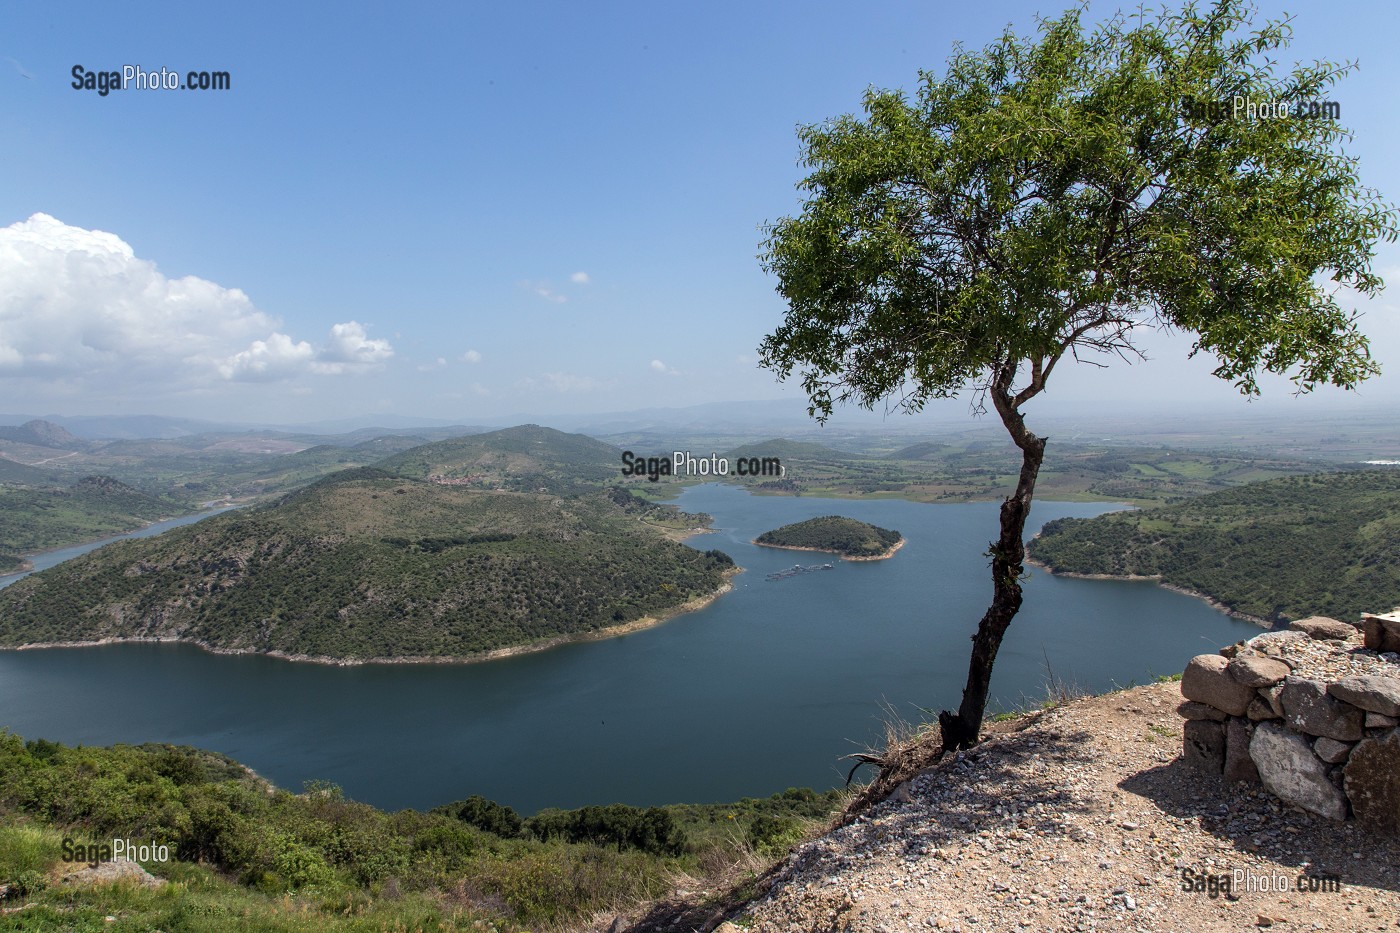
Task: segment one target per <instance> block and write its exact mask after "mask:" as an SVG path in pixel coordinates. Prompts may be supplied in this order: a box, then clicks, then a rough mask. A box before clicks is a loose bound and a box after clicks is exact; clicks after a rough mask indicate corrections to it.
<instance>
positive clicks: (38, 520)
mask: <svg viewBox="0 0 1400 933" xmlns="http://www.w3.org/2000/svg"><path fill="white" fill-rule="evenodd" d="M187 510H188V509H187V506H186V504H185V503H183V502H178V501H176V500H173V499H164V498H156V497H154V496H148V495H146V494H145V493H143V492H140V491H139V490H136V489H132V488H131V487H130V486H128V485H126V484H125V483H121V482H118V481H117V480H114V479H112V478H111V477H109V476H89V477H87V478H86V479H82V480H79V481H78V482H76V483H74V484H73V485H72V486H69V487H67V488H61V487H39V488H35V487H26V486H4V485H0V555H10V556H11V557H13V556H14V555H18V554H29V553H33V552H35V551H44V550H49V549H51V548H56V547H64V546H67V545H71V544H76V543H78V542H80V541H90V540H92V539H94V538H101V537H103V536H105V535H115V534H121V533H122V532H126V531H132V530H133V529H136V528H140V527H141V526H142V525H145V524H148V523H149V522H153V521H155V520H156V519H159V518H163V517H166V516H170V515H178V514H181V513H183V512H185V511H187ZM0 569H3V563H0ZM10 569H14V568H13V567H11V568H10Z"/></svg>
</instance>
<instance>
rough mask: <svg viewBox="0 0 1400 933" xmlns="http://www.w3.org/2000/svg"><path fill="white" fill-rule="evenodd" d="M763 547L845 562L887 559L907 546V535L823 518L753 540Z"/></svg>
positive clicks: (837, 518)
mask: <svg viewBox="0 0 1400 933" xmlns="http://www.w3.org/2000/svg"><path fill="white" fill-rule="evenodd" d="M753 543H754V544H757V545H761V546H763V547H780V548H788V549H789V550H793V551H827V552H830V553H832V554H840V555H841V558H842V560H884V559H885V558H887V557H891V556H893V555H894V552H895V551H897V550H899V549H900V548H901V547H903V546H904V536H903V535H901V534H900V533H899V532H897V531H891V530H890V529H888V528H880V527H878V526H876V525H870V524H867V523H865V522H858V521H856V520H855V519H854V518H844V517H842V516H840V515H823V516H821V517H820V518H809V519H807V521H805V522H797V523H796V524H792V525H784V526H783V527H781V528H775V529H773V530H772V531H765V532H764V533H763V534H761V535H759V536H758V537H757V538H755V539H754V541H753Z"/></svg>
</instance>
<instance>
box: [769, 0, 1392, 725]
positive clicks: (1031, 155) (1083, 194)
mask: <svg viewBox="0 0 1400 933" xmlns="http://www.w3.org/2000/svg"><path fill="white" fill-rule="evenodd" d="M1253 12H1254V11H1253V9H1252V8H1251V7H1249V6H1248V5H1247V4H1244V3H1241V2H1238V0H1218V2H1216V3H1215V4H1214V5H1213V6H1211V7H1210V8H1209V9H1207V10H1202V9H1199V8H1198V7H1196V6H1195V5H1188V6H1187V7H1185V8H1184V9H1183V10H1181V11H1180V12H1170V11H1169V12H1166V13H1163V14H1162V15H1160V16H1158V17H1156V18H1155V19H1148V18H1147V17H1146V16H1142V17H1139V16H1133V17H1131V18H1130V17H1126V16H1124V15H1123V14H1121V13H1120V14H1118V15H1117V16H1116V17H1114V18H1112V19H1110V20H1109V21H1107V22H1105V23H1103V24H1102V25H1099V26H1097V27H1096V28H1095V29H1094V30H1093V31H1092V32H1086V30H1085V29H1084V27H1083V26H1082V24H1081V22H1080V14H1081V11H1080V10H1071V11H1070V12H1067V13H1065V14H1064V15H1063V16H1061V17H1060V18H1059V19H1055V20H1045V21H1041V22H1040V23H1039V26H1040V29H1039V32H1040V34H1039V36H1038V37H1037V38H1035V39H1030V38H1018V37H1017V36H1016V35H1014V34H1013V33H1012V32H1011V31H1010V30H1008V31H1007V32H1006V33H1004V34H1003V35H1002V36H1001V38H1000V39H999V40H997V41H996V42H994V43H993V44H991V45H990V46H988V47H987V48H986V49H984V50H982V51H981V52H968V51H966V50H963V49H962V48H957V49H955V51H954V54H953V56H952V57H951V58H950V59H949V61H948V64H947V68H946V71H945V73H944V75H943V76H942V77H941V78H939V77H937V76H935V75H932V74H930V73H927V72H924V73H921V75H920V86H919V91H918V95H917V100H916V101H913V102H911V101H909V100H907V99H906V97H905V96H904V94H902V93H900V92H896V91H881V90H873V89H872V90H870V91H868V92H867V93H866V95H865V102H864V105H865V115H864V117H863V118H857V117H854V116H850V115H847V116H842V117H838V118H836V119H834V120H830V121H828V122H825V123H822V124H819V125H814V126H808V127H804V128H802V129H800V130H799V136H800V139H801V142H802V144H803V160H804V164H805V165H807V166H808V167H809V168H810V169H811V174H810V175H808V177H807V178H806V179H805V180H804V181H803V182H801V184H800V186H799V187H800V189H801V190H803V191H805V192H806V193H807V195H808V198H807V200H806V201H805V203H804V204H803V208H802V212H801V213H800V214H799V215H798V216H796V217H789V218H785V219H783V220H781V221H779V222H778V223H776V224H774V225H772V226H771V227H770V228H769V231H768V232H769V237H768V239H767V241H766V242H765V243H764V247H763V250H764V251H763V253H762V255H761V259H762V260H763V263H764V267H765V269H766V270H767V271H769V272H770V273H772V274H773V275H774V276H775V277H776V278H777V282H778V285H777V288H778V291H779V293H780V294H782V296H783V297H784V298H785V299H786V300H787V302H788V305H789V309H788V311H787V313H786V316H785V318H784V321H783V323H782V325H781V326H780V327H778V328H777V330H775V331H774V332H773V333H772V334H770V335H768V336H767V337H766V338H765V339H764V341H763V344H762V346H761V347H760V348H759V352H760V354H761V357H760V359H761V364H762V365H763V366H765V367H768V368H770V369H772V370H774V371H775V372H776V374H777V376H778V377H779V378H780V379H787V378H788V377H790V376H792V375H793V373H794V371H797V372H799V373H800V374H801V378H802V385H803V388H804V389H805V390H806V392H807V395H808V398H809V400H810V405H809V408H808V413H809V414H810V415H812V416H814V417H816V418H817V419H818V421H821V422H824V421H825V420H826V418H828V417H829V416H830V415H831V412H832V408H833V405H835V404H837V403H841V402H854V403H856V404H859V405H861V406H863V407H866V408H871V407H873V406H874V404H875V403H876V402H877V401H882V400H888V403H889V404H890V405H891V407H892V408H894V409H896V410H900V409H902V410H905V411H907V412H911V413H912V412H916V411H918V410H920V409H921V408H923V406H924V405H925V404H926V403H927V402H928V401H929V400H930V399H939V398H950V397H953V396H956V395H958V394H959V393H964V392H966V393H970V394H971V396H972V404H973V407H974V410H975V411H976V412H977V413H982V412H985V411H986V405H987V402H988V401H990V403H991V407H992V408H993V409H994V410H995V411H996V413H997V415H998V416H999V417H1000V418H1001V421H1002V423H1003V424H1004V425H1005V426H1006V430H1007V432H1008V433H1009V434H1010V435H1011V440H1012V441H1014V442H1015V444H1016V446H1017V447H1019V448H1020V450H1021V452H1022V462H1021V472H1020V478H1019V479H1018V481H1017V483H1016V490H1015V492H1013V493H1012V494H1011V495H1010V496H1009V497H1007V498H1006V500H1005V501H1004V502H1003V503H1002V506H1001V534H1000V536H999V537H998V538H997V540H996V541H994V542H992V545H991V550H990V552H989V557H990V558H991V568H992V583H993V594H994V595H993V598H992V603H991V606H990V608H988V609H987V612H986V615H984V616H983V617H982V620H981V623H980V624H979V625H978V627H977V633H976V635H975V636H973V639H972V642H973V648H972V659H971V664H970V665H969V668H968V676H967V686H966V687H965V688H964V690H963V696H962V705H961V707H960V708H959V710H958V712H957V713H956V714H953V713H951V712H949V711H947V710H945V711H943V712H941V713H940V714H939V723H940V725H941V727H942V733H943V747H944V749H954V748H966V747H968V746H970V745H972V744H974V743H975V742H976V741H977V739H978V735H979V732H980V729H981V724H982V716H983V711H984V709H985V707H986V702H987V691H988V685H989V683H990V681H991V676H992V665H993V663H994V662H995V660H996V655H997V650H998V649H999V647H1000V646H1001V641H1002V637H1003V635H1004V634H1005V632H1006V630H1007V627H1008V626H1009V625H1010V623H1011V620H1012V618H1013V617H1014V616H1015V615H1016V612H1017V610H1018V609H1019V608H1020V606H1021V600H1022V593H1021V585H1020V579H1021V576H1022V572H1023V561H1024V559H1025V547H1024V544H1023V533H1024V529H1025V524H1026V517H1027V514H1028V512H1029V511H1030V506H1031V498H1032V495H1033V494H1034V492H1035V482H1036V476H1037V474H1038V473H1039V470H1040V465H1041V460H1042V458H1043V457H1044V454H1045V442H1046V438H1045V437H1043V436H1039V435H1036V434H1034V433H1032V431H1031V430H1030V429H1029V428H1028V427H1027V425H1026V421H1025V418H1024V416H1023V412H1022V409H1023V408H1024V406H1025V405H1026V403H1027V402H1029V401H1031V400H1032V399H1033V398H1035V397H1036V396H1037V395H1039V394H1040V393H1041V392H1043V391H1044V390H1045V386H1046V383H1047V381H1048V380H1049V378H1050V376H1051V374H1052V373H1053V372H1054V370H1055V367H1056V366H1057V365H1058V364H1059V363H1060V361H1061V360H1062V359H1064V358H1065V357H1066V356H1069V357H1072V358H1073V359H1075V360H1076V361H1079V360H1086V361H1088V362H1091V363H1095V364H1096V365H1104V362H1103V361H1104V359H1106V358H1109V357H1114V356H1116V357H1120V358H1123V359H1126V360H1129V361H1131V360H1132V359H1133V358H1135V357H1138V358H1140V357H1141V353H1140V351H1139V348H1138V346H1137V345H1136V343H1135V338H1136V336H1137V333H1138V331H1139V329H1141V328H1144V327H1147V328H1152V327H1156V328H1164V329H1170V330H1180V331H1187V332H1190V333H1191V334H1193V335H1194V337H1195V343H1194V347H1193V350H1192V354H1193V355H1194V354H1195V353H1197V352H1201V351H1204V352H1207V353H1210V354H1212V355H1213V356H1214V357H1215V359H1216V360H1217V361H1218V363H1219V365H1218V366H1217V368H1216V369H1215V375H1216V376H1219V377H1220V378H1222V379H1227V380H1231V381H1233V382H1234V384H1235V385H1236V386H1238V387H1239V389H1240V391H1241V392H1242V393H1243V394H1245V395H1246V396H1250V395H1256V394H1258V392H1259V387H1258V384H1257V382H1256V377H1257V376H1258V374H1259V373H1260V372H1261V371H1266V372H1272V373H1279V374H1286V375H1288V376H1290V377H1291V378H1292V379H1293V381H1294V383H1295V384H1296V385H1297V388H1298V390H1299V391H1300V392H1307V391H1310V390H1312V389H1313V388H1314V387H1315V386H1317V385H1320V384H1332V385H1336V386H1341V387H1343V388H1348V389H1349V388H1353V387H1355V386H1356V385H1357V383H1359V382H1361V381H1362V380H1364V379H1366V378H1367V377H1368V376H1370V375H1373V374H1375V373H1376V372H1378V371H1379V370H1378V368H1377V367H1376V365H1375V363H1374V362H1372V360H1371V358H1370V353H1369V348H1368V344H1367V340H1366V337H1365V336H1364V335H1362V334H1361V333H1360V332H1359V330H1358V329H1357V325H1356V321H1357V314H1356V312H1355V311H1347V310H1344V309H1343V308H1342V307H1341V306H1340V305H1339V303H1338V301H1337V299H1336V293H1337V292H1338V290H1339V289H1340V288H1341V287H1343V286H1346V287H1349V288H1351V289H1353V290H1354V291H1355V292H1357V293H1360V294H1362V295H1366V296H1372V295H1374V294H1375V293H1376V292H1378V291H1379V290H1380V289H1381V287H1382V286H1383V283H1382V281H1381V279H1380V278H1379V277H1378V276H1377V275H1376V274H1374V273H1373V272H1372V271H1371V260H1372V258H1373V255H1374V244H1375V243H1376V241H1377V240H1378V239H1380V238H1384V239H1386V240H1387V241H1394V240H1395V238H1396V234H1397V213H1396V210H1395V208H1394V206H1392V205H1390V204H1388V203H1386V202H1384V201H1383V200H1382V199H1381V198H1380V196H1379V195H1378V194H1377V193H1376V192H1375V191H1373V190H1371V189H1368V188H1364V187H1362V186H1361V184H1360V181H1359V178H1358V175H1357V168H1356V162H1355V160H1354V159H1352V158H1349V157H1348V156H1347V155H1346V154H1345V153H1344V152H1343V151H1342V148H1341V143H1342V142H1343V141H1345V140H1347V139H1349V138H1350V136H1349V134H1348V133H1347V132H1346V131H1345V130H1344V129H1342V128H1341V127H1340V126H1339V125H1338V124H1337V123H1336V122H1335V120H1334V119H1331V118H1330V117H1331V116H1332V114H1331V113H1329V112H1328V108H1326V107H1322V108H1318V107H1310V105H1312V104H1314V103H1315V102H1325V101H1326V100H1327V97H1326V92H1327V90H1328V89H1329V88H1330V87H1332V86H1333V85H1334V84H1335V83H1336V82H1337V80H1338V79H1339V78H1340V77H1341V76H1342V75H1344V74H1346V73H1347V72H1348V71H1350V70H1351V68H1353V67H1355V66H1354V65H1337V64H1333V63H1330V62H1315V63H1312V64H1307V65H1296V66H1295V67H1293V68H1292V69H1291V70H1288V69H1280V68H1279V67H1278V65H1277V63H1276V62H1275V60H1274V59H1273V57H1272V56H1273V55H1274V54H1275V53H1276V52H1278V51H1279V50H1282V49H1285V48H1286V47H1287V46H1288V43H1289V40H1290V37H1291V30H1290V26H1289V23H1288V21H1287V20H1282V21H1269V22H1265V23H1264V24H1263V25H1262V26H1261V27H1259V28H1257V29H1254V28H1253V18H1254V17H1253ZM1237 106H1238V109H1237ZM1251 108H1252V109H1251ZM1285 108H1288V109H1287V111H1286V112H1285ZM1319 110H1320V111H1321V114H1320V116H1319V117H1317V118H1314V117H1312V116H1311V115H1312V114H1313V112H1314V111H1319Z"/></svg>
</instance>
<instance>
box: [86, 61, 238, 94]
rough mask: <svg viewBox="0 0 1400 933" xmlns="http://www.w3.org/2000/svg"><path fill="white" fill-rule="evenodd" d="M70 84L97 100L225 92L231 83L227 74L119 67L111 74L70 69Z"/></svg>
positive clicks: (231, 80)
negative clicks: (132, 94) (129, 94)
mask: <svg viewBox="0 0 1400 933" xmlns="http://www.w3.org/2000/svg"><path fill="white" fill-rule="evenodd" d="M71 73H72V75H73V81H72V84H71V85H70V86H71V87H72V88H73V90H75V91H93V92H95V93H96V94H97V96H99V97H106V96H107V95H108V94H110V93H112V92H113V91H126V90H137V91H227V90H229V89H230V88H231V87H232V84H233V79H232V76H231V75H230V74H229V73H228V72H227V71H198V70H195V71H180V70H178V69H175V68H165V67H162V68H160V69H159V70H157V69H154V68H151V69H147V68H142V67H141V66H140V65H122V66H121V68H118V69H111V70H102V69H97V70H92V69H89V68H88V67H87V66H85V65H74V66H73V70H72V72H71Z"/></svg>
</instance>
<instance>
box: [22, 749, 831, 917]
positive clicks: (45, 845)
mask: <svg viewBox="0 0 1400 933" xmlns="http://www.w3.org/2000/svg"><path fill="white" fill-rule="evenodd" d="M838 801H839V796H838V795H836V794H832V793H828V794H816V793H814V792H812V791H810V790H806V789H790V790H788V791H786V792H785V793H783V794H778V795H774V796H773V797H771V798H767V799H765V800H752V799H745V800H743V801H739V802H738V803H735V804H715V805H688V806H686V805H682V806H672V807H664V808H658V807H653V808H647V809H643V808H637V807H625V806H621V805H614V806H610V807H585V808H583V809H581V810H576V811H558V810H552V811H545V812H544V813H542V814H540V815H538V816H536V817H533V818H532V819H531V820H530V821H528V822H529V823H530V824H532V825H533V826H534V827H538V828H541V829H542V831H538V832H524V833H521V832H520V823H521V821H520V819H519V817H518V816H516V814H515V813H514V811H512V810H511V809H510V808H508V807H503V806H501V805H499V804H496V803H494V802H492V801H489V800H485V799H483V798H481V797H471V798H467V799H466V800H464V801H459V802H458V803H455V804H449V805H447V806H444V807H440V808H438V809H437V810H435V811H433V812H430V813H419V812H416V811H413V810H404V811H400V812H397V813H386V812H383V811H381V810H376V809H375V808H373V807H370V806H367V805H365V804H361V803H356V802H354V801H350V800H346V799H344V797H343V795H342V794H341V793H340V792H339V788H337V787H335V785H332V784H327V783H325V782H310V783H309V784H308V785H307V793H305V794H301V795H294V794H290V793H287V792H286V791H282V790H278V789H275V788H272V787H270V786H269V785H267V784H266V783H264V782H263V781H261V780H260V779H258V778H257V777H255V776H254V775H253V774H252V773H251V772H249V771H247V770H246V769H245V768H243V767H242V766H241V765H239V764H238V763H237V762H235V761H232V760H231V759H228V758H225V757H223V756H219V755H214V754H211V753H208V752H202V751H199V750H197V749H192V748H186V747H177V746H166V745H144V746H139V747H132V746H125V745H117V746H112V747H110V748H90V747H79V748H71V747H67V746H63V745H59V744H57V743H53V742H47V741H44V740H32V741H30V742H24V741H22V740H21V739H20V738H19V737H17V736H14V735H11V734H8V733H5V732H3V731H0V884H8V885H10V886H11V888H12V892H13V896H15V897H18V898H22V899H26V900H27V906H26V909H25V911H24V914H23V917H24V918H25V921H26V923H28V924H32V925H31V926H26V927H25V928H26V929H39V930H50V929H51V930H89V929H91V930H94V931H96V930H111V929H119V930H132V931H136V930H146V929H172V930H173V929H179V930H199V931H203V930H208V931H211V933H213V931H223V930H243V929H246V930H257V931H280V930H297V931H303V930H304V931H308V933H309V931H318V930H357V931H358V930H364V931H366V933H369V931H378V930H384V929H438V928H439V924H441V925H443V926H444V927H445V928H448V929H458V928H468V929H474V928H477V927H473V926H471V924H472V923H473V922H476V921H481V922H482V923H483V924H485V923H488V922H489V923H491V924H494V925H497V926H498V927H499V928H501V929H517V927H516V924H520V925H522V926H523V927H524V928H532V927H534V928H538V926H539V925H541V924H546V923H548V924H566V923H576V922H578V921H579V920H581V919H582V918H586V917H588V916H590V915H591V914H593V913H594V912H596V911H598V910H601V909H605V908H608V907H614V906H615V905H617V904H618V903H625V902H627V901H629V900H631V899H634V898H639V897H652V896H656V895H659V894H661V893H662V892H663V891H665V890H666V889H667V884H668V880H669V879H671V878H673V877H674V876H675V875H676V874H677V873H678V872H687V873H691V874H694V873H696V872H697V871H699V870H701V869H700V866H701V865H702V864H705V863H717V862H724V863H729V862H732V860H733V859H734V858H735V857H737V855H738V853H739V852H740V851H741V849H742V848H743V845H744V841H745V840H749V839H752V840H759V841H760V842H761V843H762V844H765V845H768V846H769V847H770V848H771V846H773V845H780V844H781V843H780V841H779V840H780V837H781V839H786V838H789V837H791V834H792V832H793V830H794V828H795V827H806V826H810V825H812V821H813V820H816V819H823V818H825V817H827V816H829V815H830V814H831V812H832V811H833V810H834V809H835V808H836V806H837V805H838ZM153 811H154V812H155V813H157V814H159V815H158V816H153V815H152V813H153ZM754 823H757V824H758V827H759V828H758V829H757V830H753V829H752V828H751V827H752V825H753V824H754ZM544 827H548V828H547V829H543V828H544ZM65 835H67V836H72V837H73V838H74V839H75V840H77V841H82V842H84V843H86V842H91V841H97V840H105V839H111V838H112V837H114V836H120V837H122V838H129V839H135V840H139V841H143V842H153V843H158V844H164V845H168V846H169V847H170V850H171V852H172V854H173V856H174V860H173V861H171V862H165V863H148V864H146V865H145V867H146V868H147V869H148V870H150V871H151V872H153V873H154V874H156V875H157V876H160V877H164V878H167V879H168V880H171V881H173V882H178V883H177V884H172V885H170V886H168V887H166V888H164V889H161V891H159V892H151V891H143V890H138V889H131V888H125V887H117V888H109V889H93V890H85V889H75V888H72V887H71V886H66V885H65V886H62V887H61V888H57V887H56V888H53V889H51V890H49V889H47V881H48V878H49V874H50V873H51V872H54V871H56V870H58V869H59V868H60V867H61V864H62V863H61V862H60V861H59V858H60V851H61V850H60V843H61V840H62V838H63V836H65ZM230 879H233V880H232V881H231V880H230ZM451 904H455V905H466V906H458V907H450V906H448V905H451ZM109 915H115V916H119V917H121V918H123V919H122V921H121V924H123V925H118V926H115V927H114V926H112V925H110V924H108V923H107V922H106V921H105V920H104V919H103V918H104V917H106V916H109ZM457 924H461V925H460V926H458V925H457ZM482 928H485V927H484V926H483V927H482Z"/></svg>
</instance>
